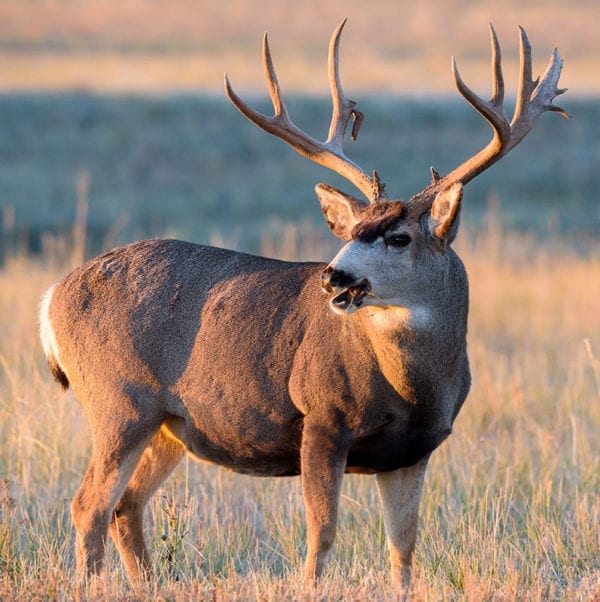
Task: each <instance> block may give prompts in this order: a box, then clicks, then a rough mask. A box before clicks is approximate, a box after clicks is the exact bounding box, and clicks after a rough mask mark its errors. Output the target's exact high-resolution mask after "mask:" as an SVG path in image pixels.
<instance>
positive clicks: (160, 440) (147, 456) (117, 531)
mask: <svg viewBox="0 0 600 602" xmlns="http://www.w3.org/2000/svg"><path fill="white" fill-rule="evenodd" d="M184 454H185V448H184V447H183V445H182V444H181V443H180V442H179V441H177V440H176V439H173V437H171V436H169V435H168V434H166V433H165V431H164V430H163V429H161V430H159V431H158V432H157V433H156V434H155V435H154V438H153V439H152V441H150V443H149V444H148V446H147V447H146V449H145V450H144V453H143V454H142V457H141V459H140V461H139V463H138V465H137V467H136V469H135V472H134V473H133V476H132V477H131V479H130V481H129V485H128V486H127V489H126V490H125V492H124V493H123V496H122V497H121V499H120V500H119V503H118V504H117V506H116V508H115V510H114V512H113V513H112V520H111V523H110V535H111V537H112V539H113V541H114V543H115V545H116V547H117V549H118V550H119V554H120V555H121V558H122V560H123V563H124V564H125V568H126V569H127V575H128V576H129V580H130V581H131V582H136V581H138V580H140V579H143V578H145V577H147V576H148V574H149V571H150V556H149V554H148V550H147V548H146V544H145V542H144V534H143V530H142V519H143V513H144V507H145V506H146V504H147V502H148V500H149V499H150V498H151V497H152V495H153V494H154V492H155V491H156V490H157V489H158V488H159V487H160V486H161V484H162V483H163V482H164V481H165V479H166V478H167V477H168V476H169V474H171V472H172V471H173V469H174V468H175V466H177V464H178V463H179V461H180V460H181V458H182V457H183V455H184Z"/></svg>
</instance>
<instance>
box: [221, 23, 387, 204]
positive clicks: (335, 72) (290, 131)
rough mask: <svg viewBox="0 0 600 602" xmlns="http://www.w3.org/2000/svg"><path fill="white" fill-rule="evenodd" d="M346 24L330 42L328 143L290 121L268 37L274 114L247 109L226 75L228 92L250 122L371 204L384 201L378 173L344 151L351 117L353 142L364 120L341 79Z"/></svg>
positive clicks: (266, 54) (267, 59)
mask: <svg viewBox="0 0 600 602" xmlns="http://www.w3.org/2000/svg"><path fill="white" fill-rule="evenodd" d="M345 24H346V20H344V21H342V23H341V24H340V25H339V26H338V27H337V29H336V30H335V31H334V32H333V35H332V36H331V40H330V42H329V61H328V71H329V87H330V89H331V97H332V101H333V113H332V116H331V124H330V126H329V135H328V138H327V140H326V141H325V142H320V141H318V140H316V139H314V138H312V137H311V136H309V135H308V134H306V133H305V132H303V131H302V130H300V129H299V128H298V127H296V126H295V125H294V123H293V122H292V120H291V119H290V117H289V115H288V112H287V109H286V108H285V104H284V102H283V98H282V97H281V90H280V88H279V82H278V81H277V75H276V74H275V69H274V68H273V60H272V58H271V52H270V50H269V43H268V40H267V34H265V37H264V39H263V47H262V55H263V66H264V69H265V78H266V80H267V86H268V88H269V94H270V96H271V102H272V103H273V109H274V111H275V114H274V115H273V117H267V116H266V115H263V114H262V113H259V112H258V111H255V110H254V109H252V108H251V107H250V106H248V105H247V104H246V103H245V102H244V101H243V100H242V99H241V98H240V97H239V96H238V95H237V94H236V93H235V92H234V91H233V89H232V87H231V84H230V83H229V79H228V78H227V75H225V92H226V94H227V97H228V98H229V100H230V101H231V102H232V103H233V105H234V106H235V107H236V108H237V109H238V110H239V111H240V112H241V113H243V114H244V115H245V116H246V117H247V118H248V119H249V120H250V121H252V122H253V123H254V124H256V125H257V126H258V127H260V128H262V129H263V130H265V131H267V132H269V133H270V134H274V135H275V136H277V137H278V138H281V139H282V140H283V141H285V142H287V143H288V144H289V145H290V146H291V147H292V148H294V149H295V150H296V151H297V152H299V153H300V154H301V155H303V156H304V157H306V158H307V159H310V160H311V161H314V162H315V163H319V164H320V165H323V166H324V167H327V168H329V169H331V170H333V171H335V172H337V173H338V174H340V175H341V176H343V177H344V178H346V179H347V180H349V181H350V182H351V183H352V184H354V185H355V186H356V187H357V188H358V189H359V190H360V191H361V192H362V193H363V194H364V195H365V196H366V197H367V198H368V199H369V201H370V202H375V201H379V200H385V199H386V198H387V197H386V194H385V191H384V188H385V185H384V184H383V183H382V182H381V181H380V180H379V177H378V175H377V172H375V171H374V172H373V175H372V176H369V175H367V174H366V173H365V172H364V171H363V170H362V169H361V168H360V167H359V166H358V165H356V164H355V163H354V162H353V161H351V160H350V159H349V158H348V157H347V156H346V155H345V154H344V151H343V149H342V144H343V139H344V135H345V133H346V129H347V127H348V123H349V121H350V118H352V120H353V126H352V133H351V136H352V139H353V140H356V137H357V135H358V130H359V129H360V126H361V123H362V120H363V118H364V116H363V114H362V113H361V112H360V111H357V110H356V108H355V107H356V103H355V102H354V101H353V100H349V99H348V98H346V97H345V96H344V92H343V91H342V86H341V83H340V77H339V42H340V35H341V33H342V30H343V28H344V25H345Z"/></svg>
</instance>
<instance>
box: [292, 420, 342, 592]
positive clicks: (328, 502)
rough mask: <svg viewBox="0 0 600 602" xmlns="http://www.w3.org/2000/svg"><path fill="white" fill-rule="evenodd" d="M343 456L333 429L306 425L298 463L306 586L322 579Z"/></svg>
mask: <svg viewBox="0 0 600 602" xmlns="http://www.w3.org/2000/svg"><path fill="white" fill-rule="evenodd" d="M346 456H347V450H346V447H345V446H344V445H342V444H341V442H340V436H339V431H338V430H337V429H336V428H331V429H330V428H328V427H326V426H322V425H314V424H313V425H311V424H306V422H305V424H304V430H303V434H302V449H301V460H300V461H301V471H302V493H303V495H304V505H305V508H306V531H307V555H306V567H305V573H304V580H305V584H306V585H313V584H314V583H315V582H316V580H317V579H318V578H319V577H320V576H321V573H322V571H323V566H324V564H325V560H326V558H327V554H328V552H329V550H330V548H331V546H332V545H333V540H334V539H335V531H336V523H337V510H338V502H339V497H340V489H341V484H342V477H343V476H344V470H345V468H346Z"/></svg>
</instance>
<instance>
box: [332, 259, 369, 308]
mask: <svg viewBox="0 0 600 602" xmlns="http://www.w3.org/2000/svg"><path fill="white" fill-rule="evenodd" d="M321 288H322V289H323V291H324V292H325V293H335V295H334V296H333V297H331V299H329V304H330V305H331V307H332V309H333V310H335V311H342V312H353V311H355V310H357V309H358V308H359V307H360V306H361V305H362V304H363V301H364V299H365V297H366V296H367V295H368V294H369V293H370V292H371V283H370V282H369V280H368V279H367V278H362V279H361V280H357V279H356V278H354V277H353V276H352V275H350V274H348V273H347V272H344V271H343V270H336V269H335V268H333V267H331V266H327V267H326V268H325V269H324V270H323V272H321Z"/></svg>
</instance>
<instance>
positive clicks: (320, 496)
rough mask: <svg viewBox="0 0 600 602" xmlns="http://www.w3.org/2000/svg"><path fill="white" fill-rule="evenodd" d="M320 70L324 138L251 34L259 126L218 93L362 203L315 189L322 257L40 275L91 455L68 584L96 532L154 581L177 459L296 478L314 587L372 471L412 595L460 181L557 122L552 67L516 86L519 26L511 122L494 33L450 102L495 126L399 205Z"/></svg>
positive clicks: (342, 99) (462, 349)
mask: <svg viewBox="0 0 600 602" xmlns="http://www.w3.org/2000/svg"><path fill="white" fill-rule="evenodd" d="M345 23H346V21H343V22H342V23H341V24H340V25H339V26H338V27H337V28H336V30H335V31H334V32H333V35H332V36H331V39H330V43H329V51H328V79H329V86H330V90H331V97H332V103H333V109H332V117H331V124H330V128H329V134H328V137H327V139H326V140H325V141H324V142H321V141H319V140H317V139H315V138H313V137H311V136H310V135H308V134H306V133H305V132H303V131H302V130H301V129H299V128H298V127H297V126H296V125H295V124H294V123H293V122H292V120H291V118H290V116H289V114H288V111H287V109H286V106H285V103H284V100H283V97H282V94H281V90H280V86H279V83H278V79H277V75H276V73H275V69H274V66H273V60H272V56H271V52H270V49H269V44H268V39H267V36H266V34H265V37H264V39H263V47H262V59H263V65H264V69H265V76H266V82H267V86H268V90H269V94H270V98H271V101H272V104H273V108H274V115H273V116H272V117H269V116H266V115H264V114H262V113H259V112H258V111H256V110H254V109H253V108H251V107H250V106H249V105H248V104H247V103H246V102H245V101H244V100H242V99H241V98H240V96H238V95H237V93H236V92H235V91H234V90H233V87H232V85H231V83H230V81H229V79H228V77H227V75H225V84H224V85H225V92H226V95H227V97H228V98H229V100H230V101H231V102H232V104H233V105H234V106H235V107H236V108H237V109H238V110H239V111H240V112H241V113H242V114H243V115H244V116H245V117H247V118H248V119H249V120H250V121H251V122H252V123H254V124H255V125H256V126H258V127H260V128H262V129H263V130H265V131H266V132H268V133H270V134H272V135H274V136H276V137H278V138H280V139H281V140H283V141H284V142H286V143H287V144H288V145H290V146H291V147H292V148H293V149H295V150H296V151H297V152H298V153H299V154H301V155H303V156H304V157H306V158H308V159H309V160H311V161H313V162H316V163H317V164H319V165H321V166H323V167H325V168H328V169H330V170H332V171H333V172H336V173H337V174H339V175H341V176H343V178H344V179H346V180H347V181H348V182H349V183H351V184H352V185H353V186H354V187H356V189H358V190H359V191H360V192H361V193H362V195H363V196H364V197H365V198H366V200H363V199H362V198H357V197H355V196H351V195H350V194H347V193H346V192H343V191H341V190H338V189H336V188H334V187H332V186H330V185H328V184H322V183H321V184H318V185H317V186H316V195H317V197H318V200H319V203H320V206H321V209H322V212H323V215H324V217H325V220H326V222H327V224H328V226H329V228H330V229H331V231H332V233H333V234H334V235H335V236H337V237H338V238H339V239H341V240H342V241H343V246H342V248H341V250H340V251H339V253H338V254H337V255H336V256H335V257H334V258H333V259H332V260H331V261H329V262H328V263H319V262H286V261H279V260H276V259H271V258H266V257H260V256H255V255H250V254H245V253H241V252H236V251H232V250H226V249H222V248H216V247H210V246H203V245H198V244H192V243H189V242H183V241H177V240H166V239H154V240H144V241H141V242H134V243H130V244H127V245H124V246H121V247H118V248H115V249H112V250H110V251H107V252H105V253H103V254H101V255H100V256H98V257H96V258H95V259H91V260H89V261H87V262H86V263H84V264H83V265H82V266H81V267H79V268H77V269H75V270H74V271H72V272H71V273H70V274H68V275H67V276H66V277H64V279H63V280H62V281H60V282H59V283H57V284H54V285H53V286H52V287H51V288H50V289H49V290H48V291H47V292H46V293H45V295H44V297H43V299H42V302H41V308H40V333H41V341H42V345H43V350H44V353H45V356H46V358H47V361H48V363H49V366H50V369H51V371H52V373H53V375H54V376H55V378H56V380H57V381H58V382H59V383H60V384H61V385H62V387H63V388H64V389H65V390H66V389H67V388H68V387H69V386H70V387H71V388H72V390H73V392H74V394H75V397H76V398H77V399H78V400H79V403H80V405H81V406H82V408H83V411H84V413H85V415H86V417H87V422H88V424H89V429H90V436H91V444H92V452H91V459H90V463H89V468H88V470H87V473H86V474H85V476H84V478H83V481H82V483H81V486H80V488H79V490H78V491H77V493H76V494H75V496H74V498H73V500H72V503H71V514H72V520H73V523H74V527H75V531H76V538H75V539H76V574H77V579H78V581H79V583H84V584H86V583H89V582H90V580H91V579H93V578H94V577H96V576H98V575H100V574H101V571H102V568H103V559H104V557H105V552H106V547H107V545H108V541H109V536H110V538H112V540H113V542H114V544H115V546H116V548H117V549H118V551H119V553H120V556H121V558H122V561H123V563H124V565H125V567H126V571H127V574H128V577H129V579H130V580H131V582H132V583H137V582H139V581H140V580H141V579H146V578H149V577H150V576H151V575H152V570H151V567H152V563H151V559H150V556H149V553H148V550H147V548H146V544H145V541H144V535H143V531H142V521H143V513H144V507H145V506H146V504H147V503H148V501H149V499H150V498H151V497H152V495H153V494H154V493H155V492H156V491H157V489H158V488H159V487H160V486H161V485H162V483H163V482H164V481H165V479H166V478H167V477H168V476H169V474H170V473H171V472H172V471H173V469H174V468H175V466H176V465H177V464H178V463H179V461H180V460H181V459H182V457H183V456H184V455H186V454H190V455H191V456H192V457H194V458H197V459H200V460H203V461H208V462H210V463H213V464H217V465H220V466H222V467H224V468H225V469H228V470H232V471H236V472H239V473H243V474H249V475H256V476H269V477H282V476H298V475H299V476H300V478H301V489H302V497H303V502H304V506H305V511H306V525H307V535H306V538H307V552H306V559H305V567H304V575H305V580H306V583H307V584H308V585H310V584H312V585H315V584H316V583H318V579H319V577H321V575H322V572H323V567H324V564H325V561H326V557H327V555H328V552H329V550H330V548H331V547H332V544H333V542H334V538H335V534H336V522H337V513H338V503H339V500H340V488H341V484H342V479H343V476H344V474H346V473H358V474H362V475H375V480H376V484H377V488H378V492H379V498H380V501H381V508H382V513H383V520H384V525H385V531H386V540H387V548H388V552H389V558H390V565H391V577H390V581H391V584H392V586H393V587H395V588H398V589H399V590H401V591H406V590H407V588H408V587H409V585H410V578H411V558H412V555H413V550H414V548H415V542H416V537H417V523H418V514H419V504H420V499H421V491H422V488H423V481H424V476H425V471H426V467H427V464H428V460H429V458H430V456H431V454H432V452H433V451H434V450H435V449H436V448H437V447H438V446H439V445H440V444H441V443H442V442H443V441H444V440H446V438H447V437H448V436H449V435H450V433H451V432H452V428H453V423H454V420H455V419H456V416H457V414H458V413H459V411H460V409H461V407H462V405H463V403H464V401H465V399H466V397H467V394H468V392H469V388H470V383H471V376H470V370H469V360H468V356H467V343H466V334H467V315H468V307H469V290H468V279H467V274H466V270H465V267H464V265H463V263H462V261H461V259H460V258H459V256H458V255H457V253H456V252H455V251H454V250H453V248H452V243H453V241H454V239H455V237H456V235H457V230H458V225H459V216H460V208H461V200H462V195H463V187H464V186H465V185H466V184H467V183H468V182H469V181H470V180H472V179H473V178H474V177H475V176H477V175H478V174H480V173H481V172H483V171H484V170H486V169H487V168H488V167H490V166H491V165H492V164H494V163H495V162H496V161H498V160H499V159H501V158H502V157H503V156H504V155H506V154H507V153H508V152H509V151H510V150H512V149H513V148H514V147H515V146H516V145H517V144H519V142H521V140H523V138H524V137H525V136H526V135H527V133H528V132H529V131H530V130H531V128H532V127H533V125H534V123H535V122H536V120H537V119H538V117H539V116H540V115H541V114H542V113H544V112H546V111H555V112H558V113H560V114H562V115H563V116H565V117H569V115H568V113H567V112H566V111H565V110H564V109H562V108H559V107H558V106H556V105H554V104H553V100H554V99H555V97H556V96H558V95H560V94H562V93H563V92H565V90H562V89H559V88H558V87H557V84H558V80H559V77H560V73H561V69H562V64H563V61H562V59H561V58H560V57H559V55H558V52H557V50H556V49H554V51H553V53H552V55H551V58H550V62H549V65H548V68H547V70H546V71H545V73H544V75H543V76H542V77H541V79H540V78H538V79H536V80H533V79H532V75H531V73H532V59H531V46H530V43H529V40H528V38H527V35H526V33H525V31H524V30H523V29H522V28H520V29H519V31H520V38H519V39H520V82H519V87H518V94H517V99H516V107H515V112H514V116H513V118H512V120H511V121H509V120H508V117H507V116H506V114H505V111H504V80H503V72H502V67H501V54H500V46H499V43H498V39H497V36H496V33H495V31H494V28H493V27H492V26H491V24H490V39H491V51H492V76H493V91H492V96H491V98H490V100H489V101H486V100H483V99H482V98H481V97H479V96H478V95H476V94H475V93H474V92H472V91H471V89H470V88H468V87H467V86H466V85H465V83H464V82H463V80H462V78H461V76H460V74H459V71H458V69H457V66H456V62H455V61H454V59H453V60H452V71H453V74H454V80H455V83H456V86H457V88H458V91H459V92H460V94H461V95H462V96H463V97H464V98H465V99H466V101H468V103H470V104H471V105H472V107H473V108H474V109H475V110H476V111H477V112H478V113H480V114H481V115H482V116H483V117H484V118H485V120H486V121H487V122H488V123H489V125H490V126H491V129H492V132H493V136H492V139H491V141H490V142H489V143H488V144H487V146H485V147H484V148H483V149H482V150H480V151H479V152H477V153H476V154H474V155H473V156H472V157H471V158H469V159H467V160H466V161H464V162H463V163H462V164H461V165H460V166H458V167H457V168H455V169H454V170H453V171H451V172H449V173H448V174H447V175H445V176H443V177H442V176H440V174H439V173H438V172H437V171H436V170H434V169H433V168H431V174H432V179H431V183H430V184H429V185H427V186H426V187H425V188H424V189H423V190H422V191H421V192H419V193H418V194H416V195H414V196H413V197H412V198H410V199H409V200H408V201H405V200H399V199H390V198H389V197H388V195H387V192H386V189H385V184H384V183H383V182H382V181H381V179H380V177H379V175H378V173H377V171H372V173H368V172H367V171H364V170H363V169H362V168H361V167H359V166H358V165H357V164H356V163H354V162H353V161H352V160H351V159H349V158H348V157H347V156H346V154H345V152H344V150H343V140H344V138H345V134H346V131H347V129H348V127H349V126H350V122H352V127H351V137H352V138H353V139H356V137H357V134H358V130H359V128H360V126H361V123H362V121H363V114H362V113H361V112H360V111H358V110H357V108H356V103H355V102H354V101H352V100H349V99H348V98H347V97H346V96H345V95H344V92H343V90H342V86H341V82H340V75H339V44H340V36H341V33H342V30H343V28H344V25H345Z"/></svg>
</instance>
